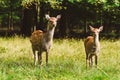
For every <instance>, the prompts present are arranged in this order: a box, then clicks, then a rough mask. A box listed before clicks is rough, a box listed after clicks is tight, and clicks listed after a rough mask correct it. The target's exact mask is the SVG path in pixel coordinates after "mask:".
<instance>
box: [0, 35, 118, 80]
mask: <svg viewBox="0 0 120 80" xmlns="http://www.w3.org/2000/svg"><path fill="white" fill-rule="evenodd" d="M100 42H101V53H100V55H99V61H98V65H99V69H97V68H89V69H87V70H86V68H85V51H84V45H83V40H82V39H80V40H76V39H54V44H53V46H52V49H51V50H50V54H49V65H48V66H45V53H43V55H42V56H43V66H42V68H39V67H38V66H37V67H36V68H34V66H33V54H32V50H31V44H30V42H29V38H22V37H18V36H16V37H11V38H3V37H1V38H0V80H120V60H119V59H120V40H119V39H118V40H115V41H114V40H101V41H100Z"/></svg>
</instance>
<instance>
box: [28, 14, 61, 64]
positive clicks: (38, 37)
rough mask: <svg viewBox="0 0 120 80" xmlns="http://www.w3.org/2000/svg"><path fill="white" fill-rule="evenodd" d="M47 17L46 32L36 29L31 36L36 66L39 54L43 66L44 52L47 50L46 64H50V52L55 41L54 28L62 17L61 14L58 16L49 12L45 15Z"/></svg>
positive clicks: (39, 60)
mask: <svg viewBox="0 0 120 80" xmlns="http://www.w3.org/2000/svg"><path fill="white" fill-rule="evenodd" d="M45 18H46V19H47V20H48V24H47V31H46V32H45V33H44V32H43V31H41V30H36V31H34V32H33V33H32V35H31V37H30V42H31V44H32V51H33V54H34V65H35V66H36V62H37V55H38V62H39V64H40V66H41V63H42V52H44V51H45V52H46V65H48V54H49V50H50V48H51V45H52V42H53V35H54V30H55V27H56V25H57V21H58V20H59V19H60V18H61V15H57V17H50V16H49V15H48V14H47V15H45ZM36 51H37V53H36Z"/></svg>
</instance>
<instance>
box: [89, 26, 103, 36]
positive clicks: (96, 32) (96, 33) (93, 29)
mask: <svg viewBox="0 0 120 80" xmlns="http://www.w3.org/2000/svg"><path fill="white" fill-rule="evenodd" d="M89 27H90V30H91V31H92V32H93V34H94V35H99V33H100V32H101V31H102V30H103V26H101V27H99V28H94V27H92V26H89Z"/></svg>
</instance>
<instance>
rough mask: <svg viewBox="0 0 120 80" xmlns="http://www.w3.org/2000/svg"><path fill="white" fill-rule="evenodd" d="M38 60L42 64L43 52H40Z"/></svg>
mask: <svg viewBox="0 0 120 80" xmlns="http://www.w3.org/2000/svg"><path fill="white" fill-rule="evenodd" d="M38 62H39V65H40V66H41V64H42V52H38Z"/></svg>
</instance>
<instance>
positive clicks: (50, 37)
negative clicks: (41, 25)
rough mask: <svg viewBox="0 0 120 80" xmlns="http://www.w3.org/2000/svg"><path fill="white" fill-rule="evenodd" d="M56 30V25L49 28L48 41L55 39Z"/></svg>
mask: <svg viewBox="0 0 120 80" xmlns="http://www.w3.org/2000/svg"><path fill="white" fill-rule="evenodd" d="M54 31H55V27H52V28H50V29H47V33H46V38H47V41H51V40H52V39H53V36H54Z"/></svg>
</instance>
